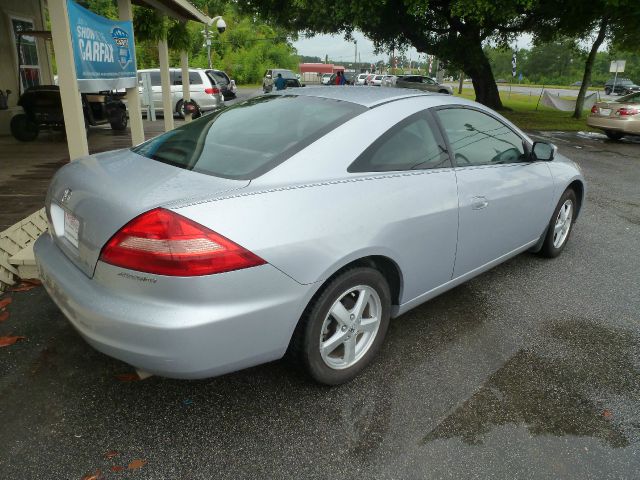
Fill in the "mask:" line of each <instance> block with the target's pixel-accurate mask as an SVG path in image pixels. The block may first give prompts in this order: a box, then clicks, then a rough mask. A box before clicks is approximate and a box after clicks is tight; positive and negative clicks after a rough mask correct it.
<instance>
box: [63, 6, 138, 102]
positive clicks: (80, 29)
mask: <svg viewBox="0 0 640 480" xmlns="http://www.w3.org/2000/svg"><path fill="white" fill-rule="evenodd" d="M67 8H68V10H69V23H70V24H71V42H72V43H73V58H74V63H75V65H76V76H77V77H78V88H79V90H80V91H81V92H97V91H100V90H117V89H120V88H131V87H135V86H136V85H137V84H138V81H137V75H136V54H135V49H134V45H133V25H132V23H131V22H130V21H129V22H124V21H116V20H109V19H108V18H104V17H101V16H100V15H96V14H95V13H93V12H90V11H89V10H87V9H85V8H82V7H81V6H80V5H78V4H77V3H75V2H74V1H73V0H67Z"/></svg>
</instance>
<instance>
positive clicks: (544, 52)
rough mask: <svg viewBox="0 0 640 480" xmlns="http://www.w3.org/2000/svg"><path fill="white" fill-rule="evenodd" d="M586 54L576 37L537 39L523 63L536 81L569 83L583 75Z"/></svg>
mask: <svg viewBox="0 0 640 480" xmlns="http://www.w3.org/2000/svg"><path fill="white" fill-rule="evenodd" d="M584 57H585V54H584V52H583V50H582V49H581V48H580V46H579V45H578V42H577V41H576V39H574V38H560V39H558V40H555V41H551V42H541V41H536V42H535V43H534V45H533V48H532V49H531V51H530V52H529V55H528V56H527V60H526V62H524V63H523V67H524V69H526V71H527V75H528V78H529V80H531V81H532V82H534V83H547V84H549V83H552V84H557V85H568V84H571V83H573V82H575V81H576V80H577V79H578V78H580V76H581V71H582V69H583V65H584Z"/></svg>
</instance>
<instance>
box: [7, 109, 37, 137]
mask: <svg viewBox="0 0 640 480" xmlns="http://www.w3.org/2000/svg"><path fill="white" fill-rule="evenodd" d="M9 128H10V129H11V134H12V135H13V136H14V137H15V139H16V140H20V141H21V142H32V141H33V140H35V139H36V138H38V133H39V131H40V129H39V128H38V124H37V123H35V122H33V121H31V120H30V119H29V117H27V115H26V114H24V113H19V114H18V115H14V116H13V118H12V119H11V124H10V125H9Z"/></svg>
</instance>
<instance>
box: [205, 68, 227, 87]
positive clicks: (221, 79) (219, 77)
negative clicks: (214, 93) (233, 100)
mask: <svg viewBox="0 0 640 480" xmlns="http://www.w3.org/2000/svg"><path fill="white" fill-rule="evenodd" d="M207 76H208V77H209V78H211V77H213V78H214V79H215V81H216V83H219V84H221V85H227V84H228V83H229V78H228V77H227V75H226V74H225V73H222V72H216V71H214V70H207Z"/></svg>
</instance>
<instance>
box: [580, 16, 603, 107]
mask: <svg viewBox="0 0 640 480" xmlns="http://www.w3.org/2000/svg"><path fill="white" fill-rule="evenodd" d="M608 26H609V19H608V18H606V17H605V18H603V19H602V20H601V21H600V31H599V32H598V36H597V37H596V41H595V42H594V43H593V45H592V46H591V51H590V52H589V56H588V57H587V63H586V64H585V66H584V75H583V76H582V84H581V85H580V91H579V92H578V99H577V100H576V109H575V110H574V111H573V118H577V119H580V118H582V109H583V108H584V97H585V95H586V94H587V90H588V89H589V87H590V86H591V70H592V69H593V63H594V61H595V59H596V54H597V53H598V48H600V45H602V42H603V41H604V39H605V37H606V36H607V27H608Z"/></svg>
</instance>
